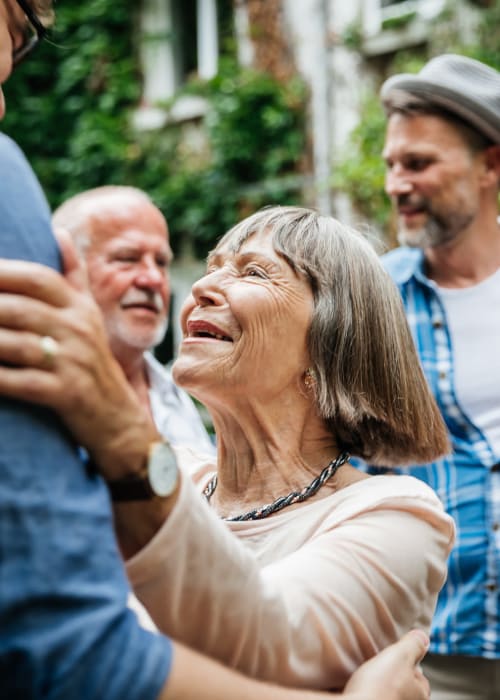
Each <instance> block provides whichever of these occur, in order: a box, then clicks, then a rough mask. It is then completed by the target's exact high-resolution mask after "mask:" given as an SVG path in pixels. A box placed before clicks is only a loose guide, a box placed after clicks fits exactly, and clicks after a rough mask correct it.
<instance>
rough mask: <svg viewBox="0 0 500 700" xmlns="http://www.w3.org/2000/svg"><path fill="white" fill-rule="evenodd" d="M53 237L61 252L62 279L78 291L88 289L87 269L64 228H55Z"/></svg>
mask: <svg viewBox="0 0 500 700" xmlns="http://www.w3.org/2000/svg"><path fill="white" fill-rule="evenodd" d="M54 235H55V237H56V239H57V242H58V244H59V249H60V251H61V256H62V263H63V271H64V277H65V278H66V280H67V281H68V282H69V283H70V284H71V286H72V287H74V288H75V289H78V290H79V291H86V290H87V289H88V278H87V269H86V267H85V262H84V260H83V258H82V256H81V255H79V253H78V250H77V248H76V246H75V244H74V242H73V240H72V238H71V235H70V234H69V233H68V231H67V230H66V229H65V228H61V227H58V228H55V229H54Z"/></svg>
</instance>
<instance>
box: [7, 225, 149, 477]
mask: <svg viewBox="0 0 500 700" xmlns="http://www.w3.org/2000/svg"><path fill="white" fill-rule="evenodd" d="M58 238H59V241H60V245H61V251H62V254H63V259H64V268H65V276H64V277H63V276H62V275H60V274H59V273H57V272H56V271H54V270H52V269H50V268H48V267H45V266H43V265H39V264H37V263H30V262H25V261H16V260H3V259H0V292H1V293H0V394H3V395H4V396H9V397H11V398H15V399H21V400H25V401H30V402H34V403H39V404H43V405H45V406H49V407H51V408H52V409H54V410H55V411H56V412H57V413H58V414H59V415H60V417H61V418H62V419H63V421H64V422H65V423H66V425H67V426H68V428H69V430H70V431H71V432H72V434H73V435H74V437H75V439H76V440H77V441H78V442H79V443H80V444H81V445H83V446H84V447H86V448H87V450H88V451H89V453H90V455H91V457H92V458H93V459H94V460H95V462H96V463H98V464H99V467H100V470H101V472H102V473H103V475H104V476H105V478H108V479H116V478H120V477H122V476H125V475H126V474H129V473H133V472H134V471H137V470H138V469H140V467H141V465H142V464H143V462H144V457H145V455H146V454H147V449H148V445H149V443H150V442H151V441H152V440H154V439H157V433H156V430H155V429H154V427H153V426H152V424H151V421H150V419H149V417H148V416H147V415H146V412H145V411H144V410H143V409H142V407H141V405H140V403H139V401H138V399H137V397H136V394H135V393H134V391H133V390H132V388H131V387H130V385H129V384H128V382H127V380H126V378H125V376H124V374H123V372H122V370H121V367H120V366H119V365H118V363H117V362H116V360H115V359H114V357H113V355H112V353H111V350H110V348H109V345H108V341H107V336H106V331H105V329H104V324H103V321H102V317H101V313H100V311H99V309H98V307H97V306H96V304H95V302H94V301H93V299H92V297H91V295H90V293H89V292H88V291H87V287H86V275H85V271H84V269H83V267H82V266H81V264H80V263H79V260H78V256H77V254H76V252H75V250H74V248H73V246H72V244H71V242H70V241H69V239H68V237H67V236H65V235H64V234H62V235H61V234H59V235H58Z"/></svg>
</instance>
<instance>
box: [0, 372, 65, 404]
mask: <svg viewBox="0 0 500 700" xmlns="http://www.w3.org/2000/svg"><path fill="white" fill-rule="evenodd" d="M58 394H59V380H58V378H57V375H56V374H53V373H51V372H44V371H43V370H40V369H33V368H31V367H30V368H26V369H25V368H15V369H12V368H10V367H4V366H2V365H0V396H5V397H8V398H11V399H17V400H19V401H29V402H30V403H37V404H40V405H43V406H52V407H53V408H55V409H57V397H58Z"/></svg>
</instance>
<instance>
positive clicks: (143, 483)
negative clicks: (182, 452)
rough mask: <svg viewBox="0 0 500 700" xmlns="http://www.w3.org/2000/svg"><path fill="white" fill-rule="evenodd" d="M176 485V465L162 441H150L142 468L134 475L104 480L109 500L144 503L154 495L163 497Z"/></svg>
mask: <svg viewBox="0 0 500 700" xmlns="http://www.w3.org/2000/svg"><path fill="white" fill-rule="evenodd" d="M178 482H179V466H178V464H177V458H176V456H175V452H174V451H173V449H172V446H171V445H170V443H168V442H167V441H166V440H164V441H161V442H153V443H152V444H151V445H150V447H149V452H148V460H147V463H146V466H145V467H143V469H142V470H141V471H140V472H139V473H138V474H134V475H131V476H128V477H124V478H123V479H115V480H113V481H107V482H106V483H107V486H108V489H109V493H110V495H111V500H112V501H115V502H120V501H146V500H149V499H151V498H154V497H155V496H160V497H161V498H166V497H167V496H170V495H171V494H172V493H173V492H174V491H175V489H176V487H177V484H178Z"/></svg>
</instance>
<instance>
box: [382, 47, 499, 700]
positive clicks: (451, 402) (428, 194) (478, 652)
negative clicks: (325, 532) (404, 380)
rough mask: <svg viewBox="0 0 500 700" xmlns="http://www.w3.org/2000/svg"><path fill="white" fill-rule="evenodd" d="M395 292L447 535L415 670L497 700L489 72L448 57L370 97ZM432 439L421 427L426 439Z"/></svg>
mask: <svg viewBox="0 0 500 700" xmlns="http://www.w3.org/2000/svg"><path fill="white" fill-rule="evenodd" d="M381 98H382V102H383V105H384V108H385V111H386V114H387V117H388V123H387V133H386V140H385V146H384V151H383V157H384V159H385V162H386V164H387V174H386V183H385V188H386V191H387V193H388V195H389V196H390V197H391V199H392V200H393V202H394V206H395V208H396V211H397V218H398V240H399V243H400V244H401V247H400V248H397V249H396V250H394V251H392V252H390V253H389V254H388V255H386V256H385V257H384V263H385V266H386V268H387V270H388V271H389V273H390V274H391V276H392V277H393V279H394V280H395V281H396V283H397V284H398V286H399V289H400V291H401V294H402V297H403V301H404V304H405V307H406V312H407V316H408V320H409V323H410V325H411V328H412V332H413V335H414V339H415V342H416V344H417V348H418V351H419V354H420V357H421V360H422V364H423V367H424V370H425V372H426V375H427V378H428V380H429V382H430V385H431V387H432V389H433V391H434V394H435V396H436V398H437V401H438V403H439V406H440V408H441V410H442V412H443V416H444V418H445V420H446V423H447V426H448V429H449V432H450V438H451V443H452V447H453V451H452V454H450V455H449V456H448V457H447V458H445V459H442V460H439V461H438V462H435V463H433V464H428V465H425V466H417V467H416V468H415V469H413V470H412V474H414V475H416V476H419V477H420V478H422V479H423V480H424V481H426V482H427V483H428V484H430V485H431V486H432V487H434V489H435V490H436V491H437V493H438V495H439V496H440V497H441V499H442V500H443V502H444V504H445V506H446V509H447V511H448V512H449V513H450V515H451V516H452V517H453V518H454V520H455V522H456V524H457V526H458V528H457V529H458V540H457V546H456V548H455V550H454V551H453V553H452V555H451V559H450V564H449V575H448V581H447V583H446V584H445V587H444V589H443V591H442V592H441V596H440V598H439V602H438V607H437V611H436V616H435V620H434V627H433V635H432V642H431V647H430V651H431V653H430V655H429V656H428V660H427V663H425V664H424V668H425V671H426V674H427V676H428V678H429V680H430V682H431V688H432V691H433V692H432V699H433V700H473V699H474V700H476V699H477V700H479V699H480V698H481V699H484V700H486V699H487V698H493V697H495V698H498V697H500V694H499V693H500V227H499V221H498V213H499V212H498V190H499V178H500V74H499V73H498V72H497V71H496V70H494V69H493V68H491V67H489V66H486V65H485V64H483V63H480V62H479V61H475V60H472V59H470V58H465V57H463V56H457V55H452V54H447V55H442V56H438V57H437V58H434V59H432V60H431V61H430V62H429V63H427V65H426V66H425V67H424V68H423V69H422V70H421V71H420V73H418V74H416V75H395V76H393V77H391V78H389V80H387V81H386V82H385V83H384V85H383V86H382V90H381ZM429 429H431V426H430V427H429Z"/></svg>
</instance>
